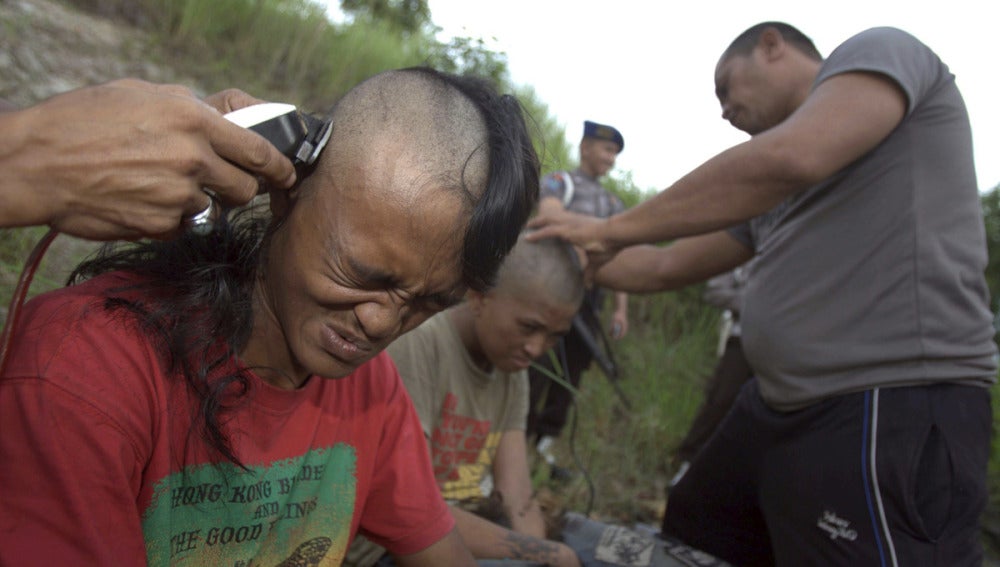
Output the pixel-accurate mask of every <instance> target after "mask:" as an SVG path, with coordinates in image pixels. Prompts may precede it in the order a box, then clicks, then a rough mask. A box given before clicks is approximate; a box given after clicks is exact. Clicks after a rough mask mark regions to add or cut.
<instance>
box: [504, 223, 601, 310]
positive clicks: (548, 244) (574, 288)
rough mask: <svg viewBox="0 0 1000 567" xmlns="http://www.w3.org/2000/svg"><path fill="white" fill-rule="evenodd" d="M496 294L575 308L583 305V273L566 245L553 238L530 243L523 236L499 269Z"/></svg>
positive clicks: (570, 249) (571, 250)
mask: <svg viewBox="0 0 1000 567" xmlns="http://www.w3.org/2000/svg"><path fill="white" fill-rule="evenodd" d="M495 291H496V292H497V293H505V294H508V295H510V296H513V297H515V298H529V297H535V298H542V299H545V300H546V301H548V302H550V303H556V304H560V305H573V306H574V308H578V307H579V305H580V303H581V302H582V301H583V293H584V283H583V271H582V270H581V269H580V265H579V263H578V262H577V259H576V256H575V253H574V252H573V249H572V248H571V247H570V245H568V244H566V243H565V242H563V241H561V240H558V239H555V238H548V239H545V240H539V241H537V242H531V241H528V240H525V239H524V236H523V235H522V236H521V238H520V239H518V241H517V244H516V245H514V249H513V250H512V251H511V253H510V255H509V256H507V259H506V260H504V263H503V265H502V266H501V267H500V274H499V276H498V277H497V285H496V288H495Z"/></svg>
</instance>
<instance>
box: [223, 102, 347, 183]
mask: <svg viewBox="0 0 1000 567" xmlns="http://www.w3.org/2000/svg"><path fill="white" fill-rule="evenodd" d="M225 118H226V119H227V120H229V121H230V122H232V123H233V124H236V125H238V126H242V127H244V128H247V129H249V130H253V131H254V132H257V133H258V134H260V135H261V136H264V137H265V138H267V140H268V141H269V142H271V144H273V145H274V147H276V148H278V150H279V151H281V153H282V154H284V155H285V156H287V157H288V158H289V159H291V160H292V163H293V164H295V169H297V170H304V169H309V168H310V167H311V166H312V165H313V164H315V163H316V160H317V159H318V158H319V154H320V153H321V152H322V151H323V148H324V147H326V143H327V142H328V141H329V140H330V134H331V132H332V131H333V123H332V122H330V121H329V120H322V119H320V118H316V117H315V116H312V115H309V114H306V113H304V112H299V110H298V109H297V108H295V105H292V104H287V103H283V102H265V103H262V104H255V105H253V106H247V107H245V108H241V109H239V110H234V111H233V112H230V113H228V114H226V115H225Z"/></svg>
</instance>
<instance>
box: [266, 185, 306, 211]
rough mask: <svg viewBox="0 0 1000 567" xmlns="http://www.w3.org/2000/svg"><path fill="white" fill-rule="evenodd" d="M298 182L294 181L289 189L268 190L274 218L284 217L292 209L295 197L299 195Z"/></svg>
mask: <svg viewBox="0 0 1000 567" xmlns="http://www.w3.org/2000/svg"><path fill="white" fill-rule="evenodd" d="M300 185H301V184H300V183H296V184H295V185H293V186H292V188H291V189H287V190H282V189H272V190H270V191H268V198H269V199H270V206H271V215H272V216H274V218H276V219H281V218H285V217H286V216H287V215H288V213H289V212H290V211H291V210H292V206H293V205H294V204H295V201H296V199H297V198H298V196H299V187H300Z"/></svg>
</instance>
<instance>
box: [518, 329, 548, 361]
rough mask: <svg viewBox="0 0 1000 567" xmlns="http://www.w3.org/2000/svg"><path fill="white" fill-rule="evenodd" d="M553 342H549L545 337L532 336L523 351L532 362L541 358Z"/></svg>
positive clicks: (540, 335) (539, 335)
mask: <svg viewBox="0 0 1000 567" xmlns="http://www.w3.org/2000/svg"><path fill="white" fill-rule="evenodd" d="M553 342H554V341H549V340H548V339H547V338H546V336H545V335H543V334H541V333H539V334H535V335H532V336H531V337H530V338H529V339H528V342H526V343H525V345H524V350H525V351H526V352H527V353H528V356H530V357H531V359H532V360H534V359H536V358H538V357H539V356H542V354H543V353H545V351H546V350H548V348H549V347H551V346H552V343H553Z"/></svg>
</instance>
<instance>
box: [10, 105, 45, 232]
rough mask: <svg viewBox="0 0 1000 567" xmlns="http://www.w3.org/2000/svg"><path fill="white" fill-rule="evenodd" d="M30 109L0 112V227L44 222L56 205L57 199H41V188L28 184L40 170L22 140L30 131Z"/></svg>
mask: <svg viewBox="0 0 1000 567" xmlns="http://www.w3.org/2000/svg"><path fill="white" fill-rule="evenodd" d="M30 118H31V117H30V110H25V111H18V110H16V109H13V108H6V109H0V132H3V136H0V171H3V172H4V174H3V176H2V177H0V226H4V227H15V226H28V225H34V224H45V223H47V222H48V215H47V213H48V212H49V211H51V210H53V209H54V208H56V207H57V206H58V205H59V200H58V199H53V198H52V197H51V196H49V197H45V196H44V186H43V185H42V184H40V183H31V182H29V181H30V180H37V179H38V178H39V177H40V172H41V171H43V170H44V163H42V162H41V161H40V160H39V159H37V158H39V157H42V156H43V155H44V154H43V153H41V152H36V153H35V154H32V152H31V151H30V149H28V150H27V151H26V148H27V146H28V144H27V142H26V140H27V138H28V135H29V133H30V132H31V130H32V126H31V120H30Z"/></svg>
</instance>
